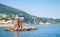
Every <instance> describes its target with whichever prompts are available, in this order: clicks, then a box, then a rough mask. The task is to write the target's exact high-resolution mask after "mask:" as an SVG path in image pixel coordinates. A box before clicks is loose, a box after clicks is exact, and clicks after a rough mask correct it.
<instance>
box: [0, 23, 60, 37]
mask: <svg viewBox="0 0 60 37" xmlns="http://www.w3.org/2000/svg"><path fill="white" fill-rule="evenodd" d="M33 26H35V27H36V28H38V30H34V31H19V32H9V31H5V29H4V28H0V37H60V24H49V25H48V24H44V25H33Z"/></svg>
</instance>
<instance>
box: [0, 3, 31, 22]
mask: <svg viewBox="0 0 60 37" xmlns="http://www.w3.org/2000/svg"><path fill="white" fill-rule="evenodd" d="M0 14H1V15H3V16H4V15H7V17H5V18H7V19H8V18H10V19H14V16H15V15H18V16H19V17H24V18H25V21H32V18H31V16H30V15H29V14H28V13H26V12H25V11H22V10H19V9H16V8H12V7H10V6H6V5H3V4H1V3H0Z"/></svg>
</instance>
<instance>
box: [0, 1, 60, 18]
mask: <svg viewBox="0 0 60 37" xmlns="http://www.w3.org/2000/svg"><path fill="white" fill-rule="evenodd" d="M0 3H2V4H5V5H8V6H11V7H14V8H17V9H21V10H24V11H26V12H27V13H29V14H31V15H35V16H39V17H51V18H60V0H0Z"/></svg>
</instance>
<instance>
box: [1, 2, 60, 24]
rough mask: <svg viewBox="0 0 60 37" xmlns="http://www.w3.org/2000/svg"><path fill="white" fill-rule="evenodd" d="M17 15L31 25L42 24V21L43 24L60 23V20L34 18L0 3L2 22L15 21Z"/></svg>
mask: <svg viewBox="0 0 60 37" xmlns="http://www.w3.org/2000/svg"><path fill="white" fill-rule="evenodd" d="M15 15H18V16H19V17H24V21H25V22H30V23H37V24H39V22H41V21H42V22H43V23H46V22H50V23H60V19H53V18H44V17H37V16H33V15H30V14H28V13H26V12H25V11H23V10H19V9H16V8H12V7H10V6H6V5H4V4H1V3H0V20H2V19H5V20H10V19H11V20H14V17H15Z"/></svg>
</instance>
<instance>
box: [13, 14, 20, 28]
mask: <svg viewBox="0 0 60 37" xmlns="http://www.w3.org/2000/svg"><path fill="white" fill-rule="evenodd" d="M14 26H15V29H18V28H19V27H20V24H19V16H18V15H16V16H15V24H14Z"/></svg>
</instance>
